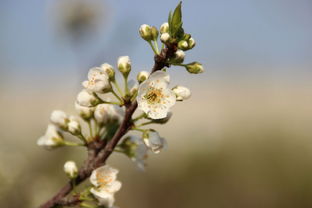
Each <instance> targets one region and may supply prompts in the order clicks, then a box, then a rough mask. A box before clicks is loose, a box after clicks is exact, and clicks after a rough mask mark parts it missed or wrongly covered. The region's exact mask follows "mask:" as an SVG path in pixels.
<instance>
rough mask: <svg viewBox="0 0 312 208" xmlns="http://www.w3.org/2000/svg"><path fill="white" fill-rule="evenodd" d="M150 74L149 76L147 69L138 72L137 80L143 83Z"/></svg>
mask: <svg viewBox="0 0 312 208" xmlns="http://www.w3.org/2000/svg"><path fill="white" fill-rule="evenodd" d="M148 76H149V73H148V72H147V71H141V72H139V73H138V76H137V80H138V82H139V83H142V82H144V81H145V80H147V78H148Z"/></svg>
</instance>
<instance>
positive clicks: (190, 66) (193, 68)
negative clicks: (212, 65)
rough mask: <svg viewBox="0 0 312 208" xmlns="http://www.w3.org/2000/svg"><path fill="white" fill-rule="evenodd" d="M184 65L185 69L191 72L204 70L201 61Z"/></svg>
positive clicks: (195, 72) (197, 72) (196, 72)
mask: <svg viewBox="0 0 312 208" xmlns="http://www.w3.org/2000/svg"><path fill="white" fill-rule="evenodd" d="M185 67H186V70H187V71H188V72H189V73H192V74H199V73H203V72H204V68H203V65H202V64H201V63H198V62H192V63H189V64H187V65H186V66H185Z"/></svg>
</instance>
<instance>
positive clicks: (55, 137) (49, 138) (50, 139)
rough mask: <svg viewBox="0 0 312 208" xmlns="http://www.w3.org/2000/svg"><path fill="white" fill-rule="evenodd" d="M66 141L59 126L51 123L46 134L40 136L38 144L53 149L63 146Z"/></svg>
mask: <svg viewBox="0 0 312 208" xmlns="http://www.w3.org/2000/svg"><path fill="white" fill-rule="evenodd" d="M63 142H64V139H63V136H62V134H61V133H60V132H59V131H58V130H57V127H56V126H54V125H53V124H49V125H48V128H47V130H46V133H45V135H44V136H42V137H40V138H39V139H38V141H37V145H39V146H42V147H45V148H47V149H52V148H54V147H58V146H61V145H62V144H63Z"/></svg>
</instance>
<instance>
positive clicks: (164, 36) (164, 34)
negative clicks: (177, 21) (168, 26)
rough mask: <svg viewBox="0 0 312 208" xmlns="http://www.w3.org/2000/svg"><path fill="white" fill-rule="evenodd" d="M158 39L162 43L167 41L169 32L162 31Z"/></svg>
mask: <svg viewBox="0 0 312 208" xmlns="http://www.w3.org/2000/svg"><path fill="white" fill-rule="evenodd" d="M160 40H161V42H163V43H167V42H168V41H169V40H170V35H169V33H163V34H161V36H160Z"/></svg>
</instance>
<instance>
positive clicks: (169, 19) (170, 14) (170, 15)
mask: <svg viewBox="0 0 312 208" xmlns="http://www.w3.org/2000/svg"><path fill="white" fill-rule="evenodd" d="M171 20H172V12H171V11H170V12H169V16H168V24H169V29H170V28H171V26H170V25H171Z"/></svg>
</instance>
